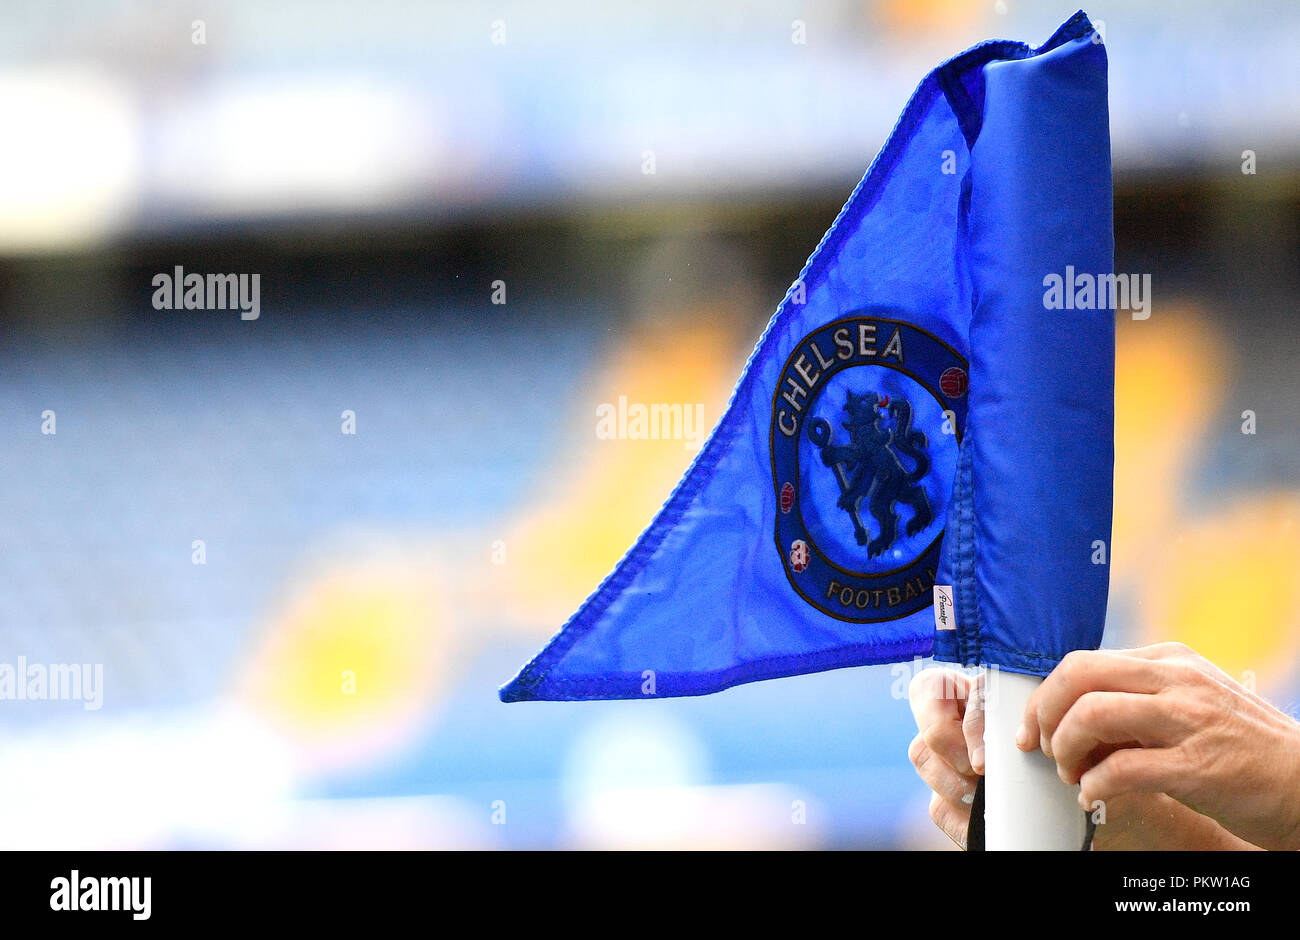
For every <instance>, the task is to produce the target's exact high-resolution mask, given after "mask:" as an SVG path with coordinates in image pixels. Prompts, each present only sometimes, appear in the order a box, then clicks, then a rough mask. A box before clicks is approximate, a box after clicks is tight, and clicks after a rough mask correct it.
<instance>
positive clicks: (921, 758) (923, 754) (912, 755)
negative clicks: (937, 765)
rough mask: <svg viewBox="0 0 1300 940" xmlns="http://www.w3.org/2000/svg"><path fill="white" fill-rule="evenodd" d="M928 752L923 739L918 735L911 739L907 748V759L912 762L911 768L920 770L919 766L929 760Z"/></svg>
mask: <svg viewBox="0 0 1300 940" xmlns="http://www.w3.org/2000/svg"><path fill="white" fill-rule="evenodd" d="M928 751H929V747H928V746H927V745H926V743H925V739H924V738H923V737H922V736H921V735H919V734H918V735H917V736H916V737H914V738H912V743H911V744H909V745H908V746H907V759H908V760H910V761H911V762H912V766H913V767H915V768H916V769H917V770H920V769H921V765H923V764H924V763H925V762H926V761H927V760H928V759H929V756H928V753H927V752H928Z"/></svg>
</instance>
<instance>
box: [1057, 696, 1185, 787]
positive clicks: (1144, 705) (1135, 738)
mask: <svg viewBox="0 0 1300 940" xmlns="http://www.w3.org/2000/svg"><path fill="white" fill-rule="evenodd" d="M1186 730H1187V729H1186V723H1185V722H1184V721H1183V720H1182V719H1181V718H1179V716H1178V715H1177V713H1175V712H1173V711H1171V709H1170V707H1169V704H1168V702H1167V701H1165V700H1164V699H1163V697H1162V696H1159V695H1143V694H1138V693H1133V692H1085V693H1084V694H1083V695H1081V696H1079V698H1078V699H1077V700H1076V701H1075V703H1074V704H1073V705H1072V706H1070V710H1069V711H1068V712H1066V713H1065V716H1064V717H1063V718H1062V719H1061V722H1060V724H1059V725H1058V726H1057V728H1056V733H1055V734H1053V735H1052V740H1051V753H1052V756H1053V757H1054V758H1055V759H1056V769H1057V773H1058V774H1059V775H1060V777H1061V779H1062V780H1064V781H1065V782H1066V783H1077V782H1078V781H1079V778H1080V777H1081V776H1083V773H1084V771H1086V770H1088V768H1089V767H1091V766H1092V765H1094V764H1096V763H1098V762H1099V761H1100V760H1102V759H1103V758H1104V757H1106V756H1107V755H1108V754H1109V753H1110V752H1112V751H1114V750H1115V749H1116V748H1118V747H1134V746H1137V747H1166V746H1168V745H1170V744H1173V743H1174V742H1175V741H1176V740H1178V738H1179V737H1180V736H1181V734H1182V733H1184V732H1185V731H1186Z"/></svg>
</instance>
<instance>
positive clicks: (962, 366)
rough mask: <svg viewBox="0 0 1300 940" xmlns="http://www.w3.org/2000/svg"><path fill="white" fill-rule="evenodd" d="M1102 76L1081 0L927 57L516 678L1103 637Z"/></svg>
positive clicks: (996, 658) (1105, 246)
mask: <svg viewBox="0 0 1300 940" xmlns="http://www.w3.org/2000/svg"><path fill="white" fill-rule="evenodd" d="M1106 95H1107V92H1106V54H1105V48H1104V45H1103V44H1102V43H1101V41H1100V37H1099V36H1098V35H1097V34H1096V32H1095V31H1094V29H1093V27H1092V24H1091V23H1090V22H1089V20H1088V18H1087V16H1086V15H1085V14H1084V13H1083V12H1082V11H1080V12H1078V13H1076V14H1075V15H1074V16H1073V17H1071V18H1070V19H1069V20H1067V21H1066V22H1065V23H1064V24H1063V25H1062V26H1061V27H1060V28H1059V29H1058V30H1057V31H1056V32H1055V33H1054V34H1053V36H1052V37H1051V38H1050V39H1049V40H1048V41H1047V42H1046V43H1044V44H1043V45H1042V46H1040V47H1038V48H1036V49H1031V48H1030V47H1028V46H1026V45H1025V44H1023V43H1019V42H1011V41H1005V40H991V41H988V42H984V43H980V44H979V45H977V46H974V47H972V48H971V49H969V50H967V51H966V52H964V53H962V54H961V55H958V56H956V57H954V58H953V59H950V60H949V61H948V62H946V63H944V64H943V65H941V66H939V67H938V68H937V69H935V70H934V71H932V72H930V73H929V75H927V76H926V77H925V79H924V80H923V81H922V82H921V83H920V85H919V86H918V88H917V89H916V91H915V92H914V93H913V95H912V97H911V99H910V100H909V102H908V104H907V106H906V107H905V108H904V110H903V112H902V114H901V116H900V117H899V119H898V122H897V123H896V125H895V127H894V129H893V131H892V132H891V134H890V136H889V138H888V140H887V141H886V143H885V145H884V147H883V148H882V149H881V151H880V153H879V154H878V155H877V156H876V158H875V160H874V161H873V162H872V164H871V166H870V168H869V169H868V170H867V172H866V174H865V175H864V176H863V178H862V180H861V181H860V182H859V183H858V185H857V187H856V188H855V189H854V191H853V193H852V195H851V196H850V198H849V200H848V202H847V203H846V204H845V206H844V207H843V209H841V210H840V213H839V215H838V216H837V217H836V219H835V221H834V223H833V224H832V225H831V227H830V229H829V230H828V231H827V232H826V234H825V235H824V236H823V237H822V239H821V242H820V243H819V244H818V246H817V248H816V249H815V250H814V252H813V253H812V255H811V257H810V258H809V260H808V262H807V263H806V264H805V266H804V268H803V271H802V272H801V273H800V275H799V277H798V279H797V280H796V281H795V283H794V285H793V286H792V287H791V289H790V291H789V292H787V295H786V297H785V298H784V300H783V301H782V302H781V304H780V305H779V307H778V308H777V311H776V313H775V315H774V316H773V317H772V319H771V320H770V321H769V323H768V325H767V327H766V329H765V330H764V332H763V334H762V336H761V337H760V339H759V341H758V343H757V345H756V346H755V349H754V351H753V353H751V355H750V357H749V359H748V361H747V363H746V365H745V368H744V370H743V372H742V374H741V377H740V380H739V381H738V383H737V385H736V388H735V390H734V391H733V393H732V397H731V399H730V402H729V403H728V405H727V408H726V409H725V411H724V413H723V416H722V418H721V420H720V421H719V423H718V425H717V426H716V427H715V428H714V430H713V432H712V434H711V435H710V436H709V439H708V440H707V441H706V443H705V445H704V447H703V448H702V449H701V451H700V453H699V454H698V456H697V457H696V459H695V460H694V461H693V463H692V464H691V466H690V468H689V469H688V470H687V472H686V474H685V475H684V476H683V478H682V479H681V480H680V481H679V482H678V484H677V486H676V487H675V488H674V490H673V492H672V493H671V495H670V496H669V498H668V500H667V501H666V502H665V504H664V505H663V507H662V508H661V509H660V511H659V513H658V514H657V515H656V516H655V518H654V519H653V521H652V522H651V523H650V525H649V526H648V527H647V528H646V529H645V531H644V532H643V533H642V534H641V535H640V537H639V538H638V539H637V540H636V542H635V543H634V544H633V546H632V548H631V549H630V550H629V551H628V552H627V554H626V555H625V556H624V557H623V559H622V560H621V561H620V562H619V563H618V564H617V565H616V566H615V568H614V569H613V571H612V572H611V573H610V574H609V575H608V576H607V577H606V578H605V579H604V581H603V582H601V584H600V585H599V586H598V587H597V588H596V590H595V591H594V592H593V593H592V594H591V596H590V597H589V598H588V599H587V600H586V601H585V602H584V603H583V604H582V606H581V607H580V608H579V609H578V611H577V612H576V613H575V614H574V615H573V616H572V617H571V618H570V620H569V621H568V622H567V623H566V624H565V625H564V627H563V628H562V629H561V630H560V632H559V633H558V634H556V636H555V637H554V638H553V639H552V640H551V641H550V643H549V644H548V645H547V646H546V647H545V648H544V649H543V650H542V652H541V653H540V654H538V656H537V657H536V658H535V659H533V660H532V661H531V662H530V663H528V664H527V665H526V666H525V667H524V668H523V669H522V670H521V671H520V673H519V675H518V676H516V677H515V679H514V680H512V681H511V682H509V683H508V684H507V685H505V686H504V687H503V688H502V689H501V692H500V695H501V699H502V700H503V701H507V702H510V701H524V700H583V699H612V698H647V697H660V698H662V697H669V696H680V695H702V694H707V693H710V692H715V691H719V690H721V689H725V688H728V687H730V686H733V685H737V684H740V683H744V682H752V681H756V680H760V679H769V678H777V677H782V676H790V675H798V674H803V673H810V672H816V671H820V670H825V669H833V668H838V667H843V666H856V665H868V664H872V663H884V662H897V661H900V660H906V659H909V658H912V657H914V656H926V655H929V654H931V653H932V652H933V654H934V655H935V656H936V658H939V659H943V660H946V661H951V662H958V663H963V664H969V665H996V666H998V667H1000V668H1005V669H1008V670H1010V671H1014V672H1023V673H1028V674H1031V675H1046V673H1047V672H1048V671H1050V670H1051V668H1052V666H1053V665H1055V663H1056V662H1058V661H1059V660H1060V658H1061V657H1062V656H1064V655H1065V654H1066V653H1067V652H1069V651H1070V650H1072V649H1078V648H1095V647H1096V646H1097V645H1098V644H1099V642H1100V638H1101V630H1102V625H1103V623H1104V619H1105V609H1106V596H1107V590H1108V583H1109V578H1108V571H1109V568H1108V564H1107V562H1108V556H1109V543H1110V523H1111V489H1112V472H1113V459H1114V455H1113V427H1114V414H1113V398H1114V317H1113V309H1112V307H1111V306H1110V305H1109V304H1108V303H1107V302H1106V301H1107V298H1106V297H1105V296H1103V295H1104V294H1105V287H1106V285H1107V284H1108V283H1109V284H1110V285H1112V290H1111V293H1112V294H1113V277H1111V273H1112V269H1113V236H1112V228H1111V212H1112V210H1111V177H1110V144H1109V127H1108V113H1107V100H1106ZM1111 300H1113V298H1111Z"/></svg>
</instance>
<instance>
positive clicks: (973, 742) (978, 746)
mask: <svg viewBox="0 0 1300 940" xmlns="http://www.w3.org/2000/svg"><path fill="white" fill-rule="evenodd" d="M984 692H985V687H984V676H983V675H979V676H976V677H975V681H974V682H973V683H972V684H971V688H970V697H969V698H968V699H967V701H966V714H965V716H964V717H963V718H962V722H961V733H962V737H964V738H965V739H966V753H967V754H969V755H970V765H971V769H972V770H974V771H975V773H977V774H982V773H984Z"/></svg>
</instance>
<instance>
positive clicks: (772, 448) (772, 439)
mask: <svg viewBox="0 0 1300 940" xmlns="http://www.w3.org/2000/svg"><path fill="white" fill-rule="evenodd" d="M862 320H871V321H874V322H878V323H894V324H897V325H898V326H904V327H907V328H908V329H911V330H916V332H918V333H920V334H922V335H923V336H926V337H928V338H930V339H932V340H933V341H934V342H936V343H938V344H939V345H940V346H942V347H943V348H944V349H946V350H948V352H950V353H951V354H952V355H953V357H954V358H955V359H956V360H957V363H958V365H960V366H961V368H962V369H963V370H964V371H965V372H966V374H967V376H969V375H970V363H969V361H968V360H967V359H966V357H965V356H963V355H962V354H961V353H959V352H958V351H957V350H956V349H954V348H953V347H952V346H951V345H950V344H949V343H947V342H945V341H944V340H942V339H940V338H939V337H938V336H936V335H935V334H934V333H931V332H930V331H929V330H927V329H925V328H924V327H920V326H917V325H916V324H915V323H911V322H909V321H907V320H900V319H898V318H896V317H881V316H876V315H875V314H872V313H869V312H868V311H867V310H863V311H860V312H857V313H850V314H848V315H847V316H843V317H839V318H837V319H835V320H830V321H828V322H826V323H823V324H822V325H821V326H818V327H817V328H816V329H812V330H809V331H808V332H807V333H805V334H804V335H803V336H802V337H800V338H799V341H798V342H796V343H795V344H794V347H793V349H791V350H790V354H789V355H788V356H786V359H785V363H784V364H783V365H782V366H781V369H780V371H779V372H778V373H777V378H778V381H777V385H776V388H775V389H774V390H773V392H772V411H771V418H770V419H769V422H768V424H769V427H768V456H769V458H770V459H771V462H772V486H773V490H774V492H775V494H776V506H777V512H775V513H774V514H773V515H774V517H775V520H774V524H773V527H772V528H773V531H772V541H773V543H774V544H775V546H776V551H777V555H778V557H780V559H781V570H782V571H783V572H784V573H785V578H786V580H787V581H789V582H790V587H792V588H794V591H795V593H796V594H798V595H799V596H800V597H802V598H803V599H804V601H805V602H806V603H808V604H809V605H810V606H812V607H813V608H815V609H816V610H818V611H820V612H821V613H823V614H825V615H826V616H828V617H832V618H834V619H835V620H839V621H842V622H844V623H887V622H889V621H891V620H901V619H902V618H904V617H909V616H911V615H912V614H914V613H917V612H919V611H920V610H923V609H924V605H922V606H921V607H918V608H917V609H916V610H909V611H905V612H903V613H900V614H893V615H891V616H885V617H846V616H844V615H842V614H838V613H835V612H834V611H831V610H827V609H826V608H825V607H823V606H822V605H821V604H820V603H819V602H818V601H815V600H813V599H812V598H811V597H809V596H808V595H807V594H806V593H805V592H804V590H803V588H801V587H800V586H799V584H798V582H796V581H795V578H794V575H793V574H792V573H791V571H790V566H789V564H787V559H786V555H785V548H783V547H782V545H781V516H782V515H784V514H783V513H781V512H780V501H781V485H782V481H781V480H779V479H778V477H777V472H776V402H777V399H778V398H780V396H781V384H780V377H781V376H783V375H785V374H786V372H787V371H788V370H789V369H790V366H791V364H792V363H793V362H794V359H795V357H796V356H797V355H798V353H799V350H800V349H801V348H802V346H803V344H804V342H805V340H807V339H808V337H809V336H811V335H813V334H814V333H820V332H822V331H823V330H826V329H829V328H831V327H834V326H839V325H841V324H846V323H854V322H859V321H862ZM858 366H884V367H885V368H887V369H893V370H894V371H896V372H899V373H901V374H903V375H905V376H907V377H908V378H909V379H911V380H912V381H914V382H915V383H916V384H917V385H920V386H921V387H922V388H923V389H925V390H926V391H927V392H928V393H929V394H930V396H931V397H932V398H933V399H934V400H935V401H936V402H938V403H939V404H940V405H943V403H944V402H945V401H953V399H952V398H950V397H949V396H947V395H940V394H936V393H935V390H934V389H933V388H931V387H930V386H929V384H928V383H926V382H924V381H922V380H921V379H920V378H918V377H917V376H916V375H915V374H913V373H912V372H910V371H908V370H907V369H905V368H903V367H901V366H899V365H898V364H896V363H885V362H861V363H856V364H854V365H847V364H846V365H843V366H840V367H838V368H836V369H835V370H834V371H832V372H830V373H829V374H828V375H827V376H826V378H827V380H828V381H829V379H830V377H831V376H834V375H837V374H839V373H840V372H843V371H845V370H846V369H853V368H857V367H858ZM969 391H970V389H969V385H968V387H967V390H966V393H963V394H962V395H960V396H958V397H960V398H965V397H966V394H967V393H969ZM818 394H820V392H819V393H818ZM811 404H812V399H811V398H810V399H809V405H811ZM943 411H944V412H945V414H946V413H947V412H949V411H953V413H954V415H955V414H956V412H955V411H954V410H953V409H951V408H944V409H943ZM964 431H965V428H964V427H956V426H954V428H953V435H954V436H955V437H956V438H957V446H958V447H960V446H961V442H962V438H963V435H964ZM798 433H800V434H802V433H803V422H802V421H801V422H800V423H799V431H798ZM798 466H799V457H798V448H797V447H796V448H795V469H796V470H797V469H798ZM800 491H801V487H799V486H797V485H796V486H795V501H794V506H793V507H792V513H791V514H793V512H797V513H798V519H799V528H800V529H802V530H803V532H804V535H805V539H804V540H805V541H806V542H807V543H808V546H809V547H810V548H811V549H812V550H813V551H814V552H816V553H817V554H818V555H819V556H820V557H821V558H822V559H823V560H824V561H825V562H826V563H827V564H828V565H830V566H831V567H832V568H834V569H835V570H837V571H841V572H843V573H844V574H846V575H850V576H852V577H857V578H872V579H876V578H884V577H888V576H890V575H894V574H897V573H899V572H901V571H906V570H907V569H909V568H912V567H913V566H915V565H916V564H917V563H918V562H920V561H921V559H923V558H925V557H926V556H927V555H929V554H930V553H931V552H932V551H934V550H935V548H936V546H937V545H939V544H940V543H941V542H942V540H943V537H944V535H945V534H946V533H947V531H948V529H947V526H946V525H945V526H944V528H943V529H941V530H940V531H939V534H938V535H936V536H935V538H934V541H932V542H931V543H930V544H929V545H928V546H926V547H925V549H923V550H922V551H920V552H917V554H916V557H915V558H914V559H913V560H912V561H910V562H908V563H907V564H906V565H902V566H900V567H898V568H893V569H890V570H889V571H882V572H876V573H874V574H863V573H860V572H853V571H849V570H848V569H847V568H842V567H840V566H839V565H837V564H836V563H835V562H834V561H832V560H831V559H830V558H828V557H827V556H826V554H825V553H824V552H823V551H822V550H821V548H820V547H818V545H817V542H816V540H814V539H813V538H812V537H811V533H810V532H809V531H808V526H807V523H805V522H804V518H803V507H802V506H801V505H800V500H799V493H800Z"/></svg>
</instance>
